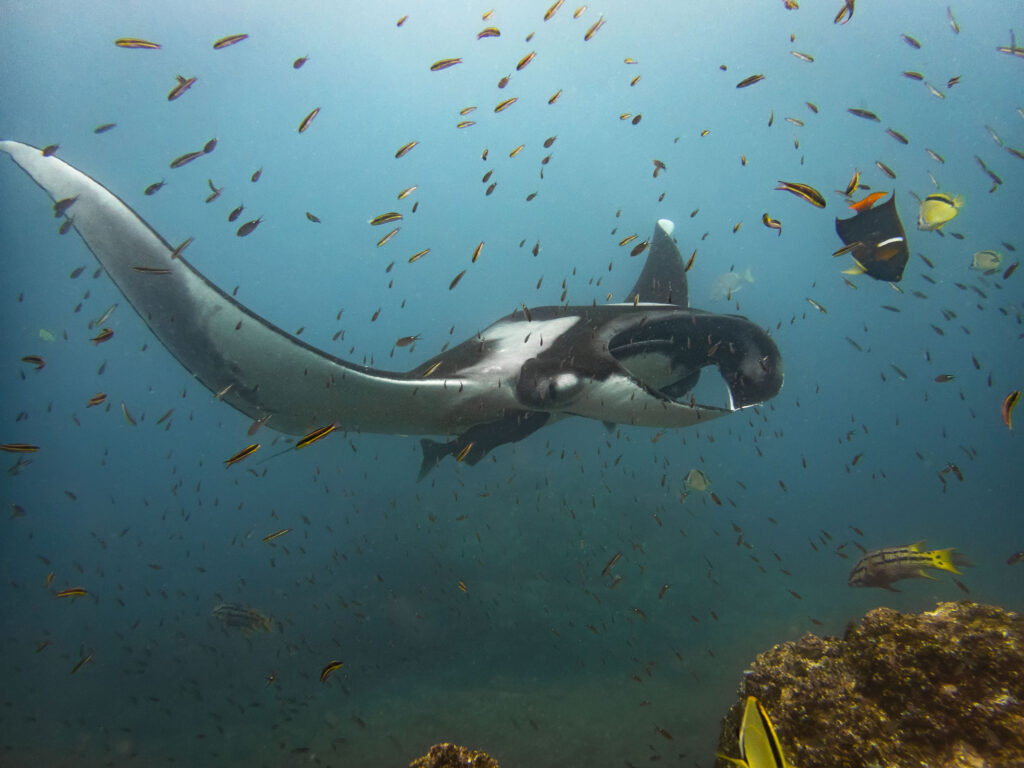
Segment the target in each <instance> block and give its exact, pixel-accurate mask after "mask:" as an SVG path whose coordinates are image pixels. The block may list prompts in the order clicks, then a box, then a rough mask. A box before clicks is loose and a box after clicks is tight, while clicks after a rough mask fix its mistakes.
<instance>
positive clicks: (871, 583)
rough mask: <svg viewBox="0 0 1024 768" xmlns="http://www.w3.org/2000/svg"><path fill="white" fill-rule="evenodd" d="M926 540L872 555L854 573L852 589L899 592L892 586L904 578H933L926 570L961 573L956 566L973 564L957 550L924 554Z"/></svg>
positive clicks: (885, 549) (867, 555)
mask: <svg viewBox="0 0 1024 768" xmlns="http://www.w3.org/2000/svg"><path fill="white" fill-rule="evenodd" d="M922 544H924V540H923V539H922V540H921V541H918V542H915V543H914V544H907V545H904V546H900V547H883V548H882V549H876V550H873V551H871V552H868V553H867V554H866V555H864V557H862V558H861V559H860V561H859V562H858V563H857V564H856V565H855V566H853V570H852V571H850V578H849V580H848V581H847V584H849V585H850V586H851V587H881V588H882V589H887V590H889V591H890V592H899V590H898V589H894V588H893V586H892V583H893V582H894V581H899V580H901V579H933V578H935V577H934V576H931V575H929V574H928V572H927V571H926V570H925V569H926V568H933V569H935V570H938V571H949V572H950V573H955V574H958V575H959V573H960V571H958V570H957V569H956V566H958V565H959V566H967V567H969V566H972V565H973V563H972V562H971V561H970V560H968V559H967V558H966V557H964V556H963V555H961V554H957V551H956V550H955V549H933V550H932V551H930V552H922V551H921V545H922Z"/></svg>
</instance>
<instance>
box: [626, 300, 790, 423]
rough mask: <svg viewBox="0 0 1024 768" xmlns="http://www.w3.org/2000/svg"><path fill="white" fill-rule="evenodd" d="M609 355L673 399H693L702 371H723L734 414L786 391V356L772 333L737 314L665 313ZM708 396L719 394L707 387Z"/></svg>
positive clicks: (704, 391)
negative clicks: (712, 368) (774, 340)
mask: <svg viewBox="0 0 1024 768" xmlns="http://www.w3.org/2000/svg"><path fill="white" fill-rule="evenodd" d="M608 351H609V353H610V354H611V355H612V357H614V358H615V359H616V361H618V363H619V364H620V365H621V366H622V368H623V369H624V370H625V372H626V373H628V374H629V375H630V376H632V377H633V378H634V379H635V380H636V381H637V382H639V383H640V384H641V385H642V386H644V387H646V388H648V389H649V390H653V391H654V392H657V393H659V394H661V395H663V396H664V397H666V398H668V399H671V400H679V399H680V398H682V397H683V396H685V395H691V396H692V395H693V393H694V388H695V387H696V386H697V383H698V381H699V379H700V373H701V370H702V369H704V368H707V367H710V366H715V367H717V368H718V371H719V373H720V374H721V377H722V380H723V381H724V383H725V385H726V387H727V388H728V409H729V410H738V409H740V408H745V407H747V406H750V405H756V404H757V403H761V402H764V401H765V400H767V399H769V398H771V397H774V396H775V395H776V394H778V392H779V390H780V389H781V388H782V380H783V373H782V357H781V355H780V354H779V351H778V348H777V347H776V346H775V343H774V342H773V341H772V340H771V338H770V337H769V336H768V334H767V333H765V332H764V331H763V330H761V329H760V328H758V327H757V326H755V325H753V324H752V323H750V322H749V321H748V320H747V319H746V318H743V317H739V316H737V315H715V314H711V313H708V312H702V311H701V310H677V311H674V312H668V313H665V315H664V316H663V317H661V318H656V319H652V320H651V321H649V322H646V323H644V324H642V325H639V326H636V327H633V328H629V329H627V330H624V331H622V332H620V333H618V334H617V335H615V336H614V337H612V339H611V340H610V341H609V344H608ZM701 394H702V395H704V394H710V395H713V394H714V392H713V390H707V388H702V392H701Z"/></svg>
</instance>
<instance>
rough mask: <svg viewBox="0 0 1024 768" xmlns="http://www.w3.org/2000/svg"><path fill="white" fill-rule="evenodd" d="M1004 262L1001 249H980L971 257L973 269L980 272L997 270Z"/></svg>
mask: <svg viewBox="0 0 1024 768" xmlns="http://www.w3.org/2000/svg"><path fill="white" fill-rule="evenodd" d="M1002 263H1003V255H1002V254H1001V253H999V251H991V250H984V251H978V252H977V253H976V254H974V258H973V259H971V269H976V270H978V271H979V272H995V271H996V270H997V269H999V267H1000V266H1001V265H1002Z"/></svg>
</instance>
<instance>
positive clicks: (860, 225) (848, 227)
mask: <svg viewBox="0 0 1024 768" xmlns="http://www.w3.org/2000/svg"><path fill="white" fill-rule="evenodd" d="M836 233H837V234H838V235H839V237H840V239H841V240H842V241H843V242H844V243H845V244H846V245H850V246H853V249H852V250H851V251H850V255H851V256H852V257H853V259H854V261H856V262H857V263H858V264H860V266H861V267H863V268H864V271H865V272H866V273H867V274H868V275H870V276H871V277H873V278H875V279H876V280H887V281H889V282H890V283H898V282H899V281H900V280H901V279H902V278H903V270H904V269H905V268H906V266H907V261H908V260H909V259H910V250H909V249H908V248H907V235H906V233H905V232H904V231H903V222H901V221H900V216H899V213H897V211H896V193H895V192H894V193H893V194H892V196H891V197H890V198H889V199H888V200H887V201H886V202H884V203H882V204H881V205H877V206H875V207H874V208H868V209H867V210H864V211H860V212H859V213H857V214H856V215H855V216H853V217H851V218H849V219H836Z"/></svg>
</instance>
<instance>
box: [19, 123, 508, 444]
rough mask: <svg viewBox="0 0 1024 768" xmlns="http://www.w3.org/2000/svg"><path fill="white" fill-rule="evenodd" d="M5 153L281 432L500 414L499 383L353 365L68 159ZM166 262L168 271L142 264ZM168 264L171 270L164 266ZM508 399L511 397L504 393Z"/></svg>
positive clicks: (148, 310)
mask: <svg viewBox="0 0 1024 768" xmlns="http://www.w3.org/2000/svg"><path fill="white" fill-rule="evenodd" d="M0 150H3V151H5V152H7V153H8V154H10V156H11V157H12V158H13V159H14V161H15V162H16V163H17V164H18V165H19V166H21V168H22V169H24V170H25V171H26V172H27V173H28V174H29V176H31V177H32V179H33V180H34V181H35V182H36V183H37V184H38V185H39V186H40V187H42V188H43V189H44V190H45V191H46V192H47V194H49V196H50V197H51V198H52V199H53V200H54V202H55V203H56V202H57V201H66V200H70V199H72V198H75V201H74V202H73V203H71V204H70V205H68V206H67V215H68V216H69V217H72V218H73V220H74V221H73V223H74V227H75V229H76V230H78V232H79V234H80V235H81V236H82V239H83V240H85V243H86V245H87V246H88V247H89V249H90V250H91V251H92V252H93V254H94V255H95V256H96V258H97V259H98V260H99V262H100V263H101V264H102V265H103V267H104V269H105V270H106V271H107V273H108V274H109V275H110V277H111V279H112V280H113V281H114V283H115V284H116V285H117V287H118V288H119V289H120V290H121V293H123V294H124V296H125V298H126V299H127V300H128V301H129V302H130V303H131V304H132V306H133V307H134V308H135V310H136V311H137V312H138V313H139V315H140V316H141V317H142V319H143V320H144V321H145V322H146V324H147V325H148V326H149V328H150V330H151V331H152V332H153V333H154V334H155V335H156V337H157V338H158V339H159V340H160V342H161V343H162V344H163V345H164V346H165V347H166V348H167V349H168V350H169V351H170V352H171V354H173V355H174V356H175V357H176V358H177V359H178V361H179V362H180V363H181V364H182V365H183V366H185V368H186V369H188V370H189V371H190V372H191V373H192V374H193V375H194V376H195V377H196V378H197V379H198V380H199V381H200V382H202V383H203V384H204V385H205V386H206V387H207V388H209V389H210V390H211V391H212V392H220V391H222V390H224V389H225V388H227V387H229V386H230V389H228V391H227V392H226V393H225V394H224V396H223V399H224V401H225V402H227V403H229V404H231V405H232V406H234V407H235V408H237V409H238V410H240V411H242V412H243V413H244V414H246V415H247V416H250V417H251V418H253V419H261V418H266V417H267V416H270V420H269V421H268V426H271V427H273V428H274V429H275V430H277V431H279V432H285V433H289V434H294V435H300V434H305V433H307V432H309V431H310V430H311V429H313V428H315V427H318V426H322V425H324V424H327V423H337V424H338V426H339V427H341V428H343V429H348V430H355V431H364V432H380V433H402V434H437V435H444V434H451V433H457V432H459V431H462V430H463V429H466V428H469V427H471V426H472V425H474V424H476V423H478V422H480V421H486V420H489V419H491V418H494V417H495V413H494V412H493V411H494V402H493V397H491V399H490V400H488V401H487V402H486V403H485V404H483V405H480V406H479V407H478V406H477V405H475V403H477V402H478V401H479V400H480V398H481V397H482V396H483V395H485V394H489V395H492V396H493V394H494V393H493V392H490V391H489V390H491V389H496V382H495V383H493V384H492V385H485V384H484V383H483V382H482V381H481V380H469V381H467V380H463V379H461V378H454V379H452V378H449V379H445V378H443V376H442V375H440V373H439V374H435V376H436V378H435V376H432V377H430V378H424V377H423V376H422V375H421V376H415V375H411V374H402V373H387V372H383V371H377V370H374V369H371V368H367V367H364V366H358V365H353V364H352V363H348V362H346V361H344V360H340V359H338V358H336V357H333V356H331V355H328V354H326V353H324V352H321V351H319V350H317V349H315V348H313V347H311V346H309V345H308V344H305V343H304V342H302V341H300V340H299V339H297V338H295V337H294V336H291V335H290V334H288V333H285V332H284V331H282V330H281V329H280V328H278V327H276V326H274V325H273V324H271V323H270V322H268V321H267V320H265V319H264V318H262V317H260V316H259V315H257V314H255V313H253V312H252V311H250V310H249V309H247V308H246V307H244V306H243V305H241V304H240V303H238V302H237V301H235V300H234V299H233V298H232V297H230V296H228V295H227V294H226V293H224V292H223V291H222V290H220V288H218V287H217V286H215V285H214V284H213V283H211V282H210V281H209V280H207V279H206V278H205V277H203V275H202V274H201V273H200V272H199V271H198V270H196V269H195V268H194V267H193V266H192V265H190V264H189V263H188V262H187V261H186V260H185V259H184V258H181V257H180V256H179V257H177V258H174V259H172V258H171V256H172V253H173V252H174V249H173V248H172V247H171V246H170V245H169V244H168V243H167V242H166V241H165V240H164V239H163V238H162V237H161V236H160V235H159V234H157V233H156V232H155V231H153V229H152V228H150V226H149V225H148V224H147V223H146V222H145V221H143V220H142V218H141V217H140V216H139V215H138V214H137V213H135V211H133V210H132V209H131V208H130V207H129V206H128V205H127V204H126V203H124V202H123V201H122V200H120V199H119V198H118V197H117V196H115V195H114V194H113V193H112V192H110V191H109V190H108V189H106V188H105V187H104V186H102V185H101V184H100V183H99V182H97V181H96V180H94V179H92V178H90V177H89V176H87V175H86V174H84V173H82V172H81V171H79V170H77V169H75V168H73V167H72V166H70V165H68V164H67V163H65V162H64V161H63V160H61V159H60V158H58V157H56V156H50V157H44V156H43V155H42V153H41V152H40V150H38V149H36V148H34V147H30V146H27V145H25V144H21V143H18V142H14V141H2V142H0ZM137 267H138V268H142V269H144V270H159V272H157V273H154V272H151V271H149V272H140V271H138V270H137V269H136V268H137ZM164 270H166V273H164ZM498 396H499V397H500V394H499V395H498Z"/></svg>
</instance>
